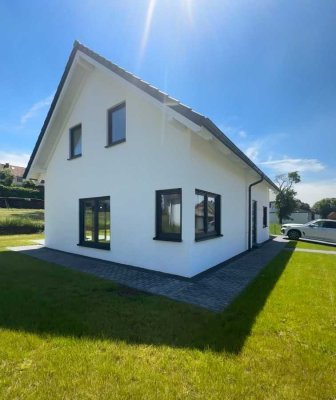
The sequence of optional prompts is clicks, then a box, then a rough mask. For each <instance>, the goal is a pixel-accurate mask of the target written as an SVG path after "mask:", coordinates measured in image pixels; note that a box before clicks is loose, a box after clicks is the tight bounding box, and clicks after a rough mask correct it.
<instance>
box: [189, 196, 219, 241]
mask: <svg viewBox="0 0 336 400" xmlns="http://www.w3.org/2000/svg"><path fill="white" fill-rule="evenodd" d="M216 236H221V228H220V195H218V194H214V193H209V192H205V191H203V190H196V191H195V240H204V239H210V238H212V237H216Z"/></svg>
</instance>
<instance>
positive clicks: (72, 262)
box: [11, 237, 286, 312]
mask: <svg viewBox="0 0 336 400" xmlns="http://www.w3.org/2000/svg"><path fill="white" fill-rule="evenodd" d="M285 244H286V241H284V240H282V239H281V238H280V237H277V238H275V239H274V240H272V241H269V242H267V243H265V244H264V245H262V246H261V247H260V248H258V249H256V250H253V251H251V252H249V253H245V254H244V255H242V256H240V257H237V258H235V259H234V260H232V261H231V262H225V263H223V264H222V265H219V266H217V267H215V268H213V269H211V270H209V271H207V272H205V273H202V274H200V275H199V276H196V277H194V278H191V279H186V278H180V277H178V276H174V275H169V274H163V273H158V272H154V271H148V270H147V271H146V270H144V269H140V268H135V267H130V266H126V265H121V264H116V263H113V262H108V261H103V260H97V259H93V258H87V257H83V256H79V255H76V254H70V253H64V252H61V251H57V250H52V249H48V248H46V247H41V246H29V247H27V246H26V247H20V248H11V250H14V251H20V252H22V253H24V254H26V255H29V256H32V257H35V258H38V259H40V260H44V261H48V262H52V263H54V264H58V265H61V266H63V267H67V268H71V269H73V270H76V271H81V272H84V273H89V274H92V275H95V276H98V277H100V278H103V279H108V280H111V281H114V282H116V283H119V284H122V285H125V286H128V287H131V288H134V289H138V290H141V291H143V292H148V293H152V294H157V295H161V296H166V297H168V298H170V299H173V300H177V301H181V302H185V303H189V304H193V305H195V306H198V307H202V308H206V309H208V310H210V311H214V312H220V311H222V310H223V309H224V308H225V307H227V306H228V305H229V304H230V303H231V302H232V301H233V300H234V299H235V298H236V297H237V296H238V295H239V293H241V291H242V290H244V288H245V287H246V286H247V285H248V284H249V283H250V282H251V281H252V280H253V279H254V278H255V277H256V276H257V275H258V274H259V272H260V271H261V270H262V269H263V268H264V267H265V265H266V264H267V263H268V262H269V261H271V260H272V259H273V258H274V257H275V256H276V255H277V254H278V253H279V252H280V251H281V250H282V249H283V248H284V247H285Z"/></svg>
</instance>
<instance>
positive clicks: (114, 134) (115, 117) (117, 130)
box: [107, 103, 126, 146]
mask: <svg viewBox="0 0 336 400" xmlns="http://www.w3.org/2000/svg"><path fill="white" fill-rule="evenodd" d="M107 124H108V129H107V146H112V145H114V144H117V143H121V142H124V141H125V140H126V103H122V104H119V105H117V106H116V107H113V108H110V109H109V110H108V111H107Z"/></svg>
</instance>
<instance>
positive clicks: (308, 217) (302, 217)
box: [269, 201, 320, 224]
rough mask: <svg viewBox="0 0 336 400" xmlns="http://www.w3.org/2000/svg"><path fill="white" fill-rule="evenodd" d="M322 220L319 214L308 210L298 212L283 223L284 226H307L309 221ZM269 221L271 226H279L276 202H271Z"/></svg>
mask: <svg viewBox="0 0 336 400" xmlns="http://www.w3.org/2000/svg"><path fill="white" fill-rule="evenodd" d="M318 218H320V215H319V214H316V213H314V212H312V211H307V210H296V211H294V212H293V213H292V214H291V215H290V217H289V218H288V219H284V220H283V221H282V223H283V224H288V223H293V224H306V223H307V222H309V221H312V220H314V219H318ZM269 220H270V224H278V223H279V218H278V214H277V208H276V207H275V201H270V204H269Z"/></svg>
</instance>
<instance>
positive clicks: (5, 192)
mask: <svg viewBox="0 0 336 400" xmlns="http://www.w3.org/2000/svg"><path fill="white" fill-rule="evenodd" d="M0 197H20V198H21V199H43V191H42V190H39V189H29V188H24V187H21V186H4V185H1V184H0Z"/></svg>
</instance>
